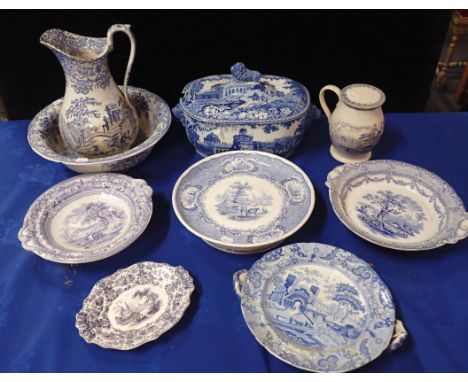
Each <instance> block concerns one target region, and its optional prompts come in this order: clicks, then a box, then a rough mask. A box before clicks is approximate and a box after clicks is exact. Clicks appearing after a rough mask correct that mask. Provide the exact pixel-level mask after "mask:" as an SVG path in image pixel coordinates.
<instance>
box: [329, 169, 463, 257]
mask: <svg viewBox="0 0 468 382" xmlns="http://www.w3.org/2000/svg"><path fill="white" fill-rule="evenodd" d="M327 186H328V187H329V189H330V191H329V195H330V201H331V203H332V206H333V209H334V211H335V213H336V215H337V216H338V218H339V219H340V220H341V221H342V222H343V224H345V225H346V226H347V227H348V228H349V229H350V230H351V231H352V232H354V233H355V234H357V235H358V236H360V237H362V238H364V239H366V240H368V241H370V242H372V243H374V244H377V245H380V246H382V247H386V248H391V249H398V250H404V251H417V250H428V249H433V248H437V247H440V246H442V245H444V244H447V243H451V244H454V243H456V242H457V241H458V240H461V239H464V238H466V237H467V235H468V214H467V213H466V212H465V207H464V205H463V202H462V201H461V199H460V197H459V196H458V195H457V194H456V192H455V190H454V189H453V188H452V187H450V186H449V185H448V184H447V183H446V182H445V181H444V180H442V179H441V178H439V177H438V176H437V175H435V174H434V173H432V172H430V171H427V170H425V169H423V168H421V167H417V166H414V165H411V164H409V163H405V162H399V161H392V160H374V161H369V162H366V163H359V164H349V165H343V166H338V167H336V168H335V169H334V170H333V171H332V172H330V173H329V174H328V178H327Z"/></svg>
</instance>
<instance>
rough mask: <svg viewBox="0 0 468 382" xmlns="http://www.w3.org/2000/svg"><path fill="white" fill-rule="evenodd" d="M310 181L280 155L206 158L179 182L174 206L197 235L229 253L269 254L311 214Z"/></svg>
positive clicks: (251, 153)
mask: <svg viewBox="0 0 468 382" xmlns="http://www.w3.org/2000/svg"><path fill="white" fill-rule="evenodd" d="M314 203H315V193H314V188H313V186H312V183H311V182H310V180H309V178H308V177H307V175H306V174H305V173H304V172H303V171H302V170H301V169H300V168H299V167H297V166H296V165H295V164H293V163H291V162H290V161H288V160H286V159H284V158H281V157H279V156H277V155H273V154H269V153H262V152H258V151H232V152H228V153H221V154H216V155H213V156H210V157H208V158H205V159H203V160H201V161H199V162H197V163H195V164H194V165H192V166H191V167H189V168H188V169H187V170H186V171H185V172H184V173H183V174H182V175H181V176H180V178H179V179H178V180H177V183H176V184H175V186H174V191H173V193H172V205H173V207H174V211H175V213H176V215H177V218H178V219H179V220H180V222H181V223H182V224H183V225H184V226H185V227H186V228H187V229H188V230H189V231H190V232H192V233H193V234H194V235H196V236H198V237H200V238H201V239H203V240H204V241H205V242H206V243H208V244H209V245H211V246H213V247H215V248H218V249H220V250H222V251H225V252H231V253H239V254H249V253H257V252H262V251H265V250H267V249H269V248H272V247H274V246H276V245H277V244H279V243H280V242H281V241H282V240H284V239H286V238H287V237H289V236H291V235H292V234H293V233H294V232H296V231H297V230H299V228H301V227H302V226H303V225H304V224H305V222H306V221H307V220H308V219H309V217H310V215H311V214H312V210H313V208H314Z"/></svg>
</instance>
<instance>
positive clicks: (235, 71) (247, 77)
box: [231, 62, 261, 81]
mask: <svg viewBox="0 0 468 382" xmlns="http://www.w3.org/2000/svg"><path fill="white" fill-rule="evenodd" d="M231 74H232V75H233V77H234V78H235V79H236V80H237V81H258V80H259V78H260V76H261V74H260V72H257V71H256V70H250V69H247V67H246V66H245V65H244V63H243V62H237V63H236V64H234V65H232V66H231Z"/></svg>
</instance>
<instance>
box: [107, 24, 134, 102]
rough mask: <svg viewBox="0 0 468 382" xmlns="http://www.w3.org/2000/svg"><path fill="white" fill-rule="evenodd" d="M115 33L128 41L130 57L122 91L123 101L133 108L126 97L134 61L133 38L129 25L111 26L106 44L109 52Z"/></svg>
mask: <svg viewBox="0 0 468 382" xmlns="http://www.w3.org/2000/svg"><path fill="white" fill-rule="evenodd" d="M116 32H123V33H125V34H126V35H127V36H128V38H129V39H130V56H129V58H128V63H127V70H126V71H125V79H124V91H123V92H124V96H125V100H126V101H127V103H128V104H129V105H130V107H133V105H132V103H131V102H130V98H129V96H128V93H127V84H128V79H129V77H130V71H131V70H132V65H133V60H134V59H135V50H136V42H135V37H134V36H133V33H132V32H131V30H130V25H129V24H115V25H112V26H111V27H110V28H109V29H108V30H107V44H108V46H109V48H110V50H112V47H113V38H112V36H113V35H114V33H116Z"/></svg>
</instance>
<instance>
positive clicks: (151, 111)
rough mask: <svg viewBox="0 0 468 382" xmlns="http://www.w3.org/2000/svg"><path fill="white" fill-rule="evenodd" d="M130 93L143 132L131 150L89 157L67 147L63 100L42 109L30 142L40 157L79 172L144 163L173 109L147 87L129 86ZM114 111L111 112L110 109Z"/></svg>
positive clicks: (164, 128) (116, 168)
mask: <svg viewBox="0 0 468 382" xmlns="http://www.w3.org/2000/svg"><path fill="white" fill-rule="evenodd" d="M128 94H129V96H130V99H131V101H132V104H133V106H134V107H135V109H136V112H137V115H138V126H139V132H138V136H137V138H136V139H135V142H134V143H133V145H132V146H131V148H130V150H127V151H125V152H123V153H120V154H115V155H111V156H107V157H101V158H85V157H83V156H81V155H79V154H77V153H75V152H73V151H71V150H69V149H66V148H65V145H64V143H63V139H62V136H61V135H60V130H59V126H58V118H59V113H60V109H61V107H62V101H63V99H62V98H60V99H58V100H56V101H55V102H53V103H51V104H50V105H48V106H46V107H45V108H44V109H42V110H41V111H40V112H39V113H38V114H37V115H36V116H35V117H34V118H33V120H32V121H31V123H30V124H29V128H28V142H29V144H30V146H31V148H32V149H33V151H34V152H35V153H36V154H38V155H39V156H41V157H43V158H45V159H47V160H50V161H52V162H58V163H63V164H64V165H65V166H66V167H68V168H69V169H70V170H73V171H76V172H79V173H89V172H106V171H126V170H128V169H130V168H132V167H134V166H136V165H137V164H139V163H141V162H142V161H143V160H145V159H146V157H147V156H148V155H149V154H150V153H151V151H152V150H153V148H154V146H155V145H156V143H158V142H159V140H160V139H161V138H162V137H163V136H164V135H165V134H166V132H167V130H168V129H169V126H170V125H171V111H170V109H169V106H168V105H167V104H166V102H164V100H163V99H161V98H160V97H158V96H157V95H156V94H153V93H151V92H149V91H148V90H145V89H140V88H136V87H133V86H129V87H128ZM109 112H111V111H109Z"/></svg>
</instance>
